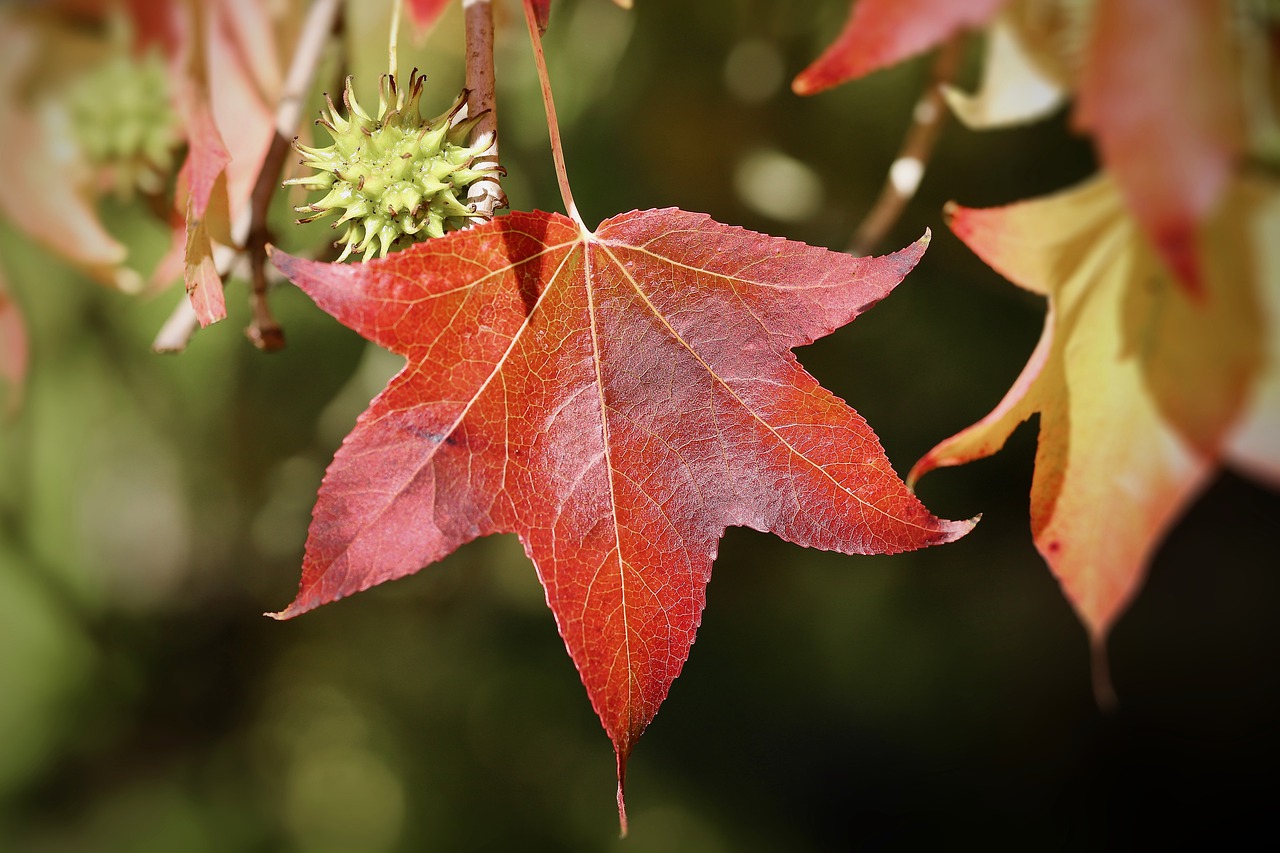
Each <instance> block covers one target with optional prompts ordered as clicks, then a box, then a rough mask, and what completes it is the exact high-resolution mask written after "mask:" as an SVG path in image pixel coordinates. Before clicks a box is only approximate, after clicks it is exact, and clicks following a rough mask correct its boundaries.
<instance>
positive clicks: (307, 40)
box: [152, 0, 342, 352]
mask: <svg viewBox="0 0 1280 853" xmlns="http://www.w3.org/2000/svg"><path fill="white" fill-rule="evenodd" d="M341 10H342V0H315V2H314V3H312V4H311V8H310V9H309V10H308V12H307V19H306V21H305V22H304V23H303V25H302V32H301V33H300V34H299V36H298V44H297V47H296V49H295V50H294V54H293V61H292V62H291V63H290V65H289V72H288V74H287V75H286V76H285V81H284V90H283V92H282V93H281V95H280V102H279V104H277V106H276V122H275V124H276V134H275V136H274V137H273V138H272V140H271V145H270V147H269V148H268V149H267V154H266V156H265V157H264V158H263V161H262V166H261V167H260V168H259V169H258V177H257V179H256V180H255V181H254V185H253V192H252V193H251V194H250V196H249V203H248V205H247V206H245V207H244V208H242V209H241V210H239V211H237V212H236V214H235V218H234V219H233V220H232V223H231V239H232V242H233V243H234V245H235V248H230V249H228V248H226V247H218V248H219V249H222V251H215V253H214V261H215V263H216V265H217V268H218V273H219V275H220V276H221V278H222V280H223V282H224V283H225V282H226V280H227V277H228V275H229V274H230V272H231V268H232V267H233V266H234V265H235V262H236V261H237V260H238V259H239V257H240V256H241V255H242V254H247V256H248V259H249V265H250V279H251V281H252V283H253V289H252V292H251V294H250V297H249V302H250V306H251V308H252V311H253V320H252V322H251V324H250V326H249V328H248V329H247V330H246V331H245V333H246V334H247V335H248V336H249V339H250V340H252V341H253V342H254V345H255V346H257V347H258V348H259V349H263V350H274V349H279V348H280V347H281V346H283V344H284V336H283V333H282V332H281V330H280V326H279V324H278V323H277V322H276V321H275V319H274V318H273V317H272V316H271V311H270V309H269V308H268V306H267V302H266V291H267V276H266V268H265V264H266V244H267V237H268V230H267V212H268V210H269V209H270V207H271V198H272V196H273V195H274V194H275V191H276V188H277V185H278V183H279V181H280V172H281V170H282V169H283V168H284V162H285V157H286V156H287V155H288V152H289V146H290V143H291V141H292V139H293V135H294V133H295V132H296V131H297V127H298V123H299V122H300V121H301V119H302V105H303V102H304V101H305V99H306V95H307V92H308V91H309V90H310V88H311V80H312V78H313V77H314V76H315V72H316V68H317V66H319V64H320V57H321V55H322V54H323V53H324V46H325V44H326V42H327V41H328V39H329V36H330V34H331V33H333V31H334V29H335V24H336V23H337V21H338V15H339V14H340V12H341ZM197 328H199V323H198V322H197V320H196V316H195V311H194V310H192V308H191V303H190V301H189V300H187V298H186V297H185V296H184V297H183V299H182V301H181V302H179V303H178V305H177V306H176V307H175V309H174V312H173V313H172V314H171V315H170V316H169V319H168V320H166V321H165V324H164V326H163V327H162V328H161V329H160V333H159V334H158V335H156V339H155V342H154V343H153V344H152V348H153V349H154V350H155V351H156V352H181V351H182V350H183V349H185V348H186V346H187V343H188V342H189V341H190V340H191V336H192V335H193V334H195V331H196V329H197Z"/></svg>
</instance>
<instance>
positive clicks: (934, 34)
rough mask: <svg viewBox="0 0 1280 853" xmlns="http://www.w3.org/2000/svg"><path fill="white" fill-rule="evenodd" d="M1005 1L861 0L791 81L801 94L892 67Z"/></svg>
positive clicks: (992, 11)
mask: <svg viewBox="0 0 1280 853" xmlns="http://www.w3.org/2000/svg"><path fill="white" fill-rule="evenodd" d="M1004 2H1005V0H855V2H854V4H853V11H852V12H851V13H850V14H849V20H848V21H847V22H846V23H845V25H844V29H843V30H842V31H841V32H840V35H839V36H838V37H837V38H836V40H835V42H834V43H832V45H831V46H830V47H828V48H827V49H826V51H824V52H823V54H822V55H821V56H820V57H818V58H817V59H816V60H814V62H813V64H811V65H810V66H809V67H808V68H806V69H805V70H804V71H801V72H800V74H799V75H798V76H797V77H796V79H795V80H793V81H792V83H791V88H792V90H793V91H794V92H795V93H796V94H797V95H814V94H817V93H818V92H821V91H823V90H824V89H829V88H831V87H832V86H836V85H839V84H840V83H845V82H847V81H849V80H854V79H856V78H858V77H862V76H865V75H867V74H870V73H871V72H872V71H877V70H879V69H881V68H887V67H888V66H890V65H893V64H895V63H897V62H901V61H902V60H904V59H907V58H909V57H911V56H915V55H916V54H918V53H923V52H924V51H926V50H928V49H929V48H931V47H936V46H937V45H939V44H941V43H942V42H944V41H946V40H947V39H948V38H950V37H951V36H952V35H954V34H955V33H957V32H959V31H960V30H962V29H964V28H966V27H978V26H982V25H983V24H985V23H986V22H987V21H988V20H990V19H991V17H992V16H993V15H995V13H996V11H997V10H998V9H999V8H1000V6H1001V5H1003V4H1004Z"/></svg>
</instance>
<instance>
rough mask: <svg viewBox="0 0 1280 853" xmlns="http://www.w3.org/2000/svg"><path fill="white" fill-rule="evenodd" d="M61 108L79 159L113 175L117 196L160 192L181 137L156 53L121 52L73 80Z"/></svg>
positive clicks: (166, 82) (162, 62) (159, 58)
mask: <svg viewBox="0 0 1280 853" xmlns="http://www.w3.org/2000/svg"><path fill="white" fill-rule="evenodd" d="M67 103H68V106H69V109H70V116H71V122H72V126H73V127H74V128H75V135H76V139H77V140H78V142H79V143H80V147H81V150H83V151H84V154H85V158H86V159H87V160H88V161H89V162H90V163H91V164H92V165H94V166H97V167H100V168H103V169H106V170H109V171H110V172H111V173H112V174H113V176H114V181H115V185H116V191H117V192H118V193H119V194H120V195H121V196H124V197H128V196H130V195H132V193H133V191H134V190H135V189H138V190H141V191H143V192H147V193H155V192H159V191H161V190H162V189H164V182H165V177H166V176H167V175H168V174H169V173H170V171H172V169H173V153H174V151H175V150H176V149H177V148H178V146H179V144H181V142H182V137H181V134H180V132H179V118H178V114H177V112H176V111H175V110H174V108H173V104H172V103H171V101H170V98H169V72H168V70H167V69H166V67H165V63H164V60H163V59H162V58H161V57H160V55H159V54H158V53H155V52H151V53H148V54H146V55H145V56H142V57H137V56H133V55H132V54H130V53H129V52H128V51H127V50H124V49H121V50H120V51H119V52H118V53H116V54H114V55H113V56H112V57H111V58H110V59H108V60H107V61H106V62H105V63H104V64H103V65H101V66H98V67H97V68H95V69H93V70H92V71H91V72H89V73H87V74H85V75H84V76H83V77H81V78H79V79H78V80H76V81H75V82H74V83H73V84H72V85H71V89H70V91H69V92H68V93H67Z"/></svg>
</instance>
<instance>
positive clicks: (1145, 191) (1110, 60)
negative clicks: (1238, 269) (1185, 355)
mask: <svg viewBox="0 0 1280 853" xmlns="http://www.w3.org/2000/svg"><path fill="white" fill-rule="evenodd" d="M1230 12H1231V4H1230V3H1226V2H1220V0H1182V2H1178V3H1169V2H1167V0H1108V2H1105V3H1098V4H1097V9H1096V11H1095V13H1094V14H1095V18H1094V23H1093V30H1092V37H1091V41H1090V44H1089V60H1088V62H1086V63H1085V66H1084V70H1083V72H1082V76H1081V81H1080V93H1079V101H1078V103H1077V106H1076V112H1075V116H1074V121H1075V123H1076V126H1077V127H1079V128H1080V129H1082V130H1087V131H1091V132H1092V133H1093V135H1094V137H1095V138H1096V139H1097V141H1098V149H1099V152H1100V154H1101V157H1102V161H1103V163H1104V164H1105V165H1106V166H1107V167H1108V168H1109V169H1110V170H1111V171H1112V172H1113V173H1114V175H1115V178H1116V182H1117V183H1118V184H1119V186H1120V189H1121V191H1122V192H1123V193H1124V196H1125V199H1126V201H1127V202H1128V204H1129V207H1130V208H1131V209H1132V210H1133V212H1134V215H1135V216H1136V217H1137V219H1138V223H1139V224H1140V225H1141V227H1142V230H1143V231H1144V232H1145V233H1146V235H1147V237H1148V238H1149V239H1150V240H1151V242H1152V243H1153V244H1154V245H1155V246H1156V247H1157V249H1158V250H1159V252H1160V254H1161V255H1162V257H1163V259H1164V261H1165V263H1166V264H1167V265H1168V266H1169V268H1170V270H1172V271H1173V273H1174V274H1175V275H1176V277H1177V278H1178V280H1179V281H1181V282H1182V284H1183V285H1184V286H1185V287H1186V288H1187V289H1188V291H1189V292H1191V293H1196V292H1199V291H1200V290H1201V288H1202V286H1203V283H1202V281H1201V278H1202V272H1203V271H1202V270H1201V268H1200V260H1199V258H1198V257H1197V252H1196V244H1195V241H1196V235H1197V232H1198V230H1199V228H1200V225H1201V224H1202V223H1203V222H1204V220H1205V219H1206V218H1207V216H1208V215H1209V214H1210V213H1211V212H1212V211H1213V210H1214V207H1215V206H1216V204H1217V202H1218V201H1219V199H1220V198H1221V196H1222V192H1223V190H1224V189H1225V188H1226V185H1227V181H1228V178H1229V177H1230V175H1231V171H1232V167H1233V166H1234V164H1235V161H1236V158H1237V154H1238V151H1239V136H1238V135H1239V127H1238V125H1237V123H1238V121H1239V118H1238V109H1237V104H1236V103H1235V98H1234V93H1235V92H1236V80H1235V71H1234V69H1233V66H1232V62H1231V58H1230V55H1229V50H1228V41H1229V33H1228V28H1229V26H1230V25H1231V18H1230Z"/></svg>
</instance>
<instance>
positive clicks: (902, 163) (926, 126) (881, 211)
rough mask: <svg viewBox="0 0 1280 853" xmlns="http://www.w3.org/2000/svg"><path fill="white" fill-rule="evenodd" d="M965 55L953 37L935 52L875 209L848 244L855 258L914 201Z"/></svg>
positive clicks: (959, 39)
mask: <svg viewBox="0 0 1280 853" xmlns="http://www.w3.org/2000/svg"><path fill="white" fill-rule="evenodd" d="M963 55H964V39H963V37H961V36H956V37H955V38H952V39H951V40H949V41H948V42H947V43H946V44H944V45H943V46H942V48H941V49H940V50H939V51H938V55H937V57H936V58H935V59H934V61H933V66H932V68H930V69H929V79H928V81H927V82H926V83H925V87H924V91H923V92H921V93H920V99H919V100H917V101H916V107H915V110H914V111H913V112H912V114H911V127H910V128H909V129H908V130H907V135H906V137H905V138H904V139H903V140H902V148H901V149H899V151H898V156H897V158H896V159H895V160H894V161H893V164H892V165H891V166H890V167H889V175H888V178H887V179H886V180H885V182H884V187H883V188H882V189H881V190H880V197H879V198H878V199H876V203H875V205H874V206H873V207H872V208H871V210H870V211H868V212H867V215H866V216H865V217H863V219H862V222H861V223H859V225H858V228H857V230H856V231H855V232H854V234H853V241H852V242H851V243H850V244H849V252H850V253H851V254H854V255H866V254H869V253H870V252H871V251H872V250H873V249H874V248H875V247H876V246H877V245H879V244H880V242H881V241H882V240H883V239H884V238H885V235H886V234H888V233H889V229H890V228H892V227H893V224H894V223H895V222H897V221H898V217H900V216H902V211H903V210H905V209H906V206H907V203H908V202H910V201H911V199H912V198H914V197H915V194H916V189H917V188H919V186H920V180H921V178H923V177H924V170H925V166H926V165H927V164H928V162H929V158H930V157H932V156H933V149H934V147H935V146H936V145H937V142H938V136H939V134H940V133H941V131H942V126H943V124H944V123H945V122H946V117H947V106H946V103H945V101H944V99H943V96H942V87H943V84H945V83H949V82H951V80H952V78H953V77H955V74H956V71H957V70H958V69H959V67H960V60H961V58H962V57H963Z"/></svg>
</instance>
